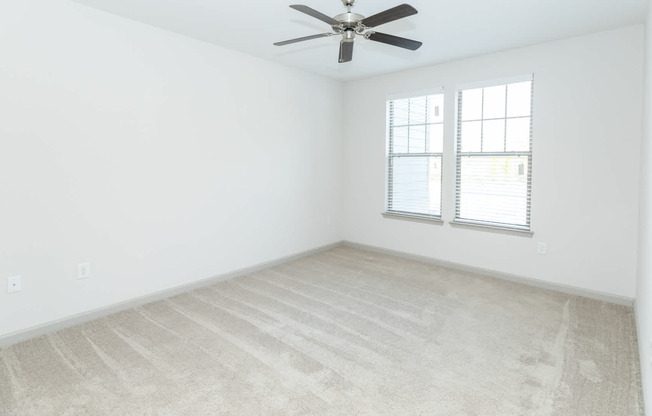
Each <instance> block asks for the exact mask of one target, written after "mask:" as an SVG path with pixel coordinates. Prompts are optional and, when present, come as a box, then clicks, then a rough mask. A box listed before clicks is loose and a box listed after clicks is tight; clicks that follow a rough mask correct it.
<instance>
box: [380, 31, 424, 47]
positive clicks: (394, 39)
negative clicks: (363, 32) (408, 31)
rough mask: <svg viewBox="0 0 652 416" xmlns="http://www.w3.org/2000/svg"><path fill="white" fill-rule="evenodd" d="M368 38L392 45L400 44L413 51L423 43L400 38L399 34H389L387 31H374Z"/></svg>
mask: <svg viewBox="0 0 652 416" xmlns="http://www.w3.org/2000/svg"><path fill="white" fill-rule="evenodd" d="M368 39H369V40H373V41H375V42H382V43H386V44H388V45H392V46H398V47H399V48H405V49H409V50H411V51H416V50H417V49H419V48H420V47H421V45H423V43H421V42H419V41H416V40H412V39H405V38H400V37H398V36H394V35H388V34H387V33H379V32H374V33H372V34H370V35H369V36H368Z"/></svg>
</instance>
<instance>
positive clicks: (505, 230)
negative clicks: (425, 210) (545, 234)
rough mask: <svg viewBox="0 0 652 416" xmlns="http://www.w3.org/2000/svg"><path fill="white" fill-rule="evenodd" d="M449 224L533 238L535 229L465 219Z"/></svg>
mask: <svg viewBox="0 0 652 416" xmlns="http://www.w3.org/2000/svg"><path fill="white" fill-rule="evenodd" d="M449 224H450V225H451V226H453V227H460V228H473V229H476V230H480V231H488V232H494V233H499V234H510V235H517V236H520V237H527V238H532V236H533V235H534V231H531V230H519V229H518V228H509V227H501V226H499V225H487V224H478V223H474V222H465V221H450V222H449Z"/></svg>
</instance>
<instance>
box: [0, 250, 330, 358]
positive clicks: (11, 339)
mask: <svg viewBox="0 0 652 416" xmlns="http://www.w3.org/2000/svg"><path fill="white" fill-rule="evenodd" d="M340 245H341V242H336V243H332V244H327V245H324V246H320V247H317V248H314V249H311V250H306V251H302V252H299V253H296V254H291V255H289V256H284V257H281V258H278V259H276V260H270V261H266V262H262V263H258V264H255V265H253V266H250V267H245V268H242V269H239V270H234V271H231V272H228V273H224V274H220V275H217V276H213V277H209V278H207V279H202V280H198V281H195V282H192V283H188V284H184V285H180V286H176V287H173V288H171V289H165V290H161V291H159V292H155V293H152V294H149V295H145V296H141V297H138V298H134V299H130V300H127V301H124V302H119V303H116V304H113V305H108V306H105V307H101V308H98V309H94V310H91V311H88V312H82V313H79V314H76V315H72V316H68V317H65V318H62V319H57V320H55V321H51V322H48V323H45V324H43V325H38V326H35V327H32V328H28V329H25V330H21V331H17V332H13V333H10V334H7V335H3V336H0V348H4V347H7V346H9V345H12V344H16V343H18V342H22V341H27V340H29V339H32V338H37V337H40V336H42V335H46V334H50V333H52V332H56V331H60V330H62V329H66V328H69V327H71V326H75V325H79V324H83V323H84V322H88V321H92V320H95V319H100V318H104V317H106V316H109V315H112V314H114V313H118V312H123V311H126V310H128V309H131V308H135V307H137V306H142V305H146V304H148V303H152V302H156V301H158V300H162V299H166V298H169V297H172V296H176V295H180V294H182V293H186V292H190V291H192V290H195V289H201V288H203V287H206V286H211V285H214V284H216V283H219V282H223V281H225V280H229V279H233V278H235V277H238V276H242V275H246V274H249V273H255V272H257V271H260V270H263V269H267V268H270V267H274V266H278V265H279V264H283V263H287V262H290V261H294V260H298V259H300V258H303V257H306V256H310V255H312V254H316V253H320V252H322V251H326V250H330V249H332V248H335V247H338V246H340Z"/></svg>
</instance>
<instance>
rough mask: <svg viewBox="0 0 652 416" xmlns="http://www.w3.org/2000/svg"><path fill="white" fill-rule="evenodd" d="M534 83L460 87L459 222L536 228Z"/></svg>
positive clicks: (458, 96) (458, 135)
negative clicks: (532, 207)
mask: <svg viewBox="0 0 652 416" xmlns="http://www.w3.org/2000/svg"><path fill="white" fill-rule="evenodd" d="M532 83H533V81H532V75H529V76H528V77H525V78H522V79H519V80H517V81H516V82H511V83H506V84H500V85H491V86H485V87H482V88H470V89H463V90H460V91H458V93H457V111H458V113H457V153H456V162H457V173H456V178H457V180H456V201H455V202H456V204H455V222H456V223H470V224H476V225H486V226H494V227H500V228H511V229H516V230H526V231H527V230H529V229H530V197H531V182H532Z"/></svg>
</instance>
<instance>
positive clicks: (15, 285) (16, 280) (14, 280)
mask: <svg viewBox="0 0 652 416" xmlns="http://www.w3.org/2000/svg"><path fill="white" fill-rule="evenodd" d="M21 289H22V284H21V281H20V276H12V277H9V278H7V293H15V292H20V290H21Z"/></svg>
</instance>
